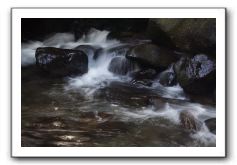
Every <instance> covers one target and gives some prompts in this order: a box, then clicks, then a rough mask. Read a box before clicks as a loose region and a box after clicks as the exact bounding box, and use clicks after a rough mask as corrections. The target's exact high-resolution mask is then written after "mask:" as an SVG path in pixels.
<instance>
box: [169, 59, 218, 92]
mask: <svg viewBox="0 0 237 165" xmlns="http://www.w3.org/2000/svg"><path fill="white" fill-rule="evenodd" d="M215 65H216V64H215V61H214V60H212V59H210V58H209V57H208V56H206V55H203V54H199V55H196V56H194V57H193V58H189V57H186V58H181V59H180V60H179V61H178V62H177V63H176V64H175V65H174V71H175V73H176V75H177V81H178V83H179V84H180V86H181V87H182V88H183V89H184V91H186V92H188V93H190V94H208V93H210V92H211V93H212V92H213V90H214V89H215V86H216V67H215Z"/></svg>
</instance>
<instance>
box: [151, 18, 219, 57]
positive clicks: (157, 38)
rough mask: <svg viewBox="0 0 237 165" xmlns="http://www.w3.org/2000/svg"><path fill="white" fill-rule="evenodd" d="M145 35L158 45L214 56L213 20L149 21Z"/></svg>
mask: <svg viewBox="0 0 237 165" xmlns="http://www.w3.org/2000/svg"><path fill="white" fill-rule="evenodd" d="M147 33H148V35H149V36H150V37H151V38H152V40H153V41H154V42H155V43H158V44H160V43H163V44H164V43H165V44H166V45H168V46H173V47H176V48H178V49H180V50H182V51H187V52H191V53H194V54H196V53H208V54H212V55H215V51H216V20H215V19H213V18H198V19H195V18H190V19H184V18H170V19H167V18H158V19H150V20H149V24H148V29H147Z"/></svg>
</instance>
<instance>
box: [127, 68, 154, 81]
mask: <svg viewBox="0 0 237 165" xmlns="http://www.w3.org/2000/svg"><path fill="white" fill-rule="evenodd" d="M156 76H157V72H156V70H155V69H142V70H139V71H137V72H133V73H131V74H130V77H132V78H133V79H137V80H141V79H154V78H155V77H156Z"/></svg>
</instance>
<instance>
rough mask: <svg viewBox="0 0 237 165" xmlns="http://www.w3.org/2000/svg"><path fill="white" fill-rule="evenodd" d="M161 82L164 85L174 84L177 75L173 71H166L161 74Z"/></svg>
mask: <svg viewBox="0 0 237 165" xmlns="http://www.w3.org/2000/svg"><path fill="white" fill-rule="evenodd" d="M159 82H160V84H162V85H163V86H174V85H175V84H176V83H177V81H176V75H175V73H174V72H172V71H164V72H162V73H160V75H159Z"/></svg>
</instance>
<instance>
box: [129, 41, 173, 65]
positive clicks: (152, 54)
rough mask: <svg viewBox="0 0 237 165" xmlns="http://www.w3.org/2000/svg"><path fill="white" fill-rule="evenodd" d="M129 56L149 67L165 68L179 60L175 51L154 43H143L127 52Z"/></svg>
mask: <svg viewBox="0 0 237 165" xmlns="http://www.w3.org/2000/svg"><path fill="white" fill-rule="evenodd" d="M127 58H130V59H133V60H136V61H138V62H140V63H141V64H143V65H145V66H147V67H153V68H156V69H165V68H167V67H168V66H169V65H170V64H171V63H173V62H175V61H177V55H176V54H175V53H174V51H172V50H169V49H166V48H162V47H158V46H156V45H153V44H141V45H138V46H136V47H134V48H133V49H132V51H131V52H129V53H128V54H127Z"/></svg>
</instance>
